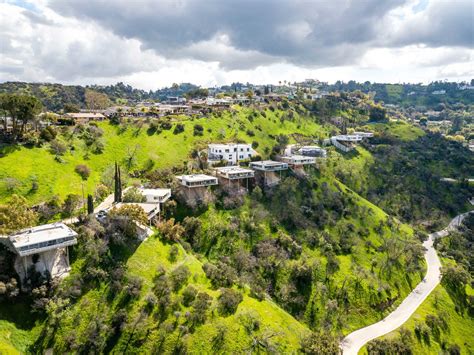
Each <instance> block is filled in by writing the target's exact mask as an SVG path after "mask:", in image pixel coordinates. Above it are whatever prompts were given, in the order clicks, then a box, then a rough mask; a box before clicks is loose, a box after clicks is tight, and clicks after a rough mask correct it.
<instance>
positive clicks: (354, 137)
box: [330, 132, 374, 152]
mask: <svg viewBox="0 0 474 355" xmlns="http://www.w3.org/2000/svg"><path fill="white" fill-rule="evenodd" d="M373 136H374V134H373V133H372V132H354V134H341V135H338V136H333V137H331V139H330V141H331V143H332V145H334V146H335V147H336V148H337V149H339V150H342V151H343V152H349V151H351V150H353V149H354V148H355V144H357V143H360V142H361V141H362V140H364V139H366V138H371V137H373Z"/></svg>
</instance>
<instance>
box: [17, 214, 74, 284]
mask: <svg viewBox="0 0 474 355" xmlns="http://www.w3.org/2000/svg"><path fill="white" fill-rule="evenodd" d="M8 241H9V244H10V249H11V250H12V251H13V252H14V253H15V254H17V259H16V261H15V270H16V272H17V273H18V275H19V276H20V279H21V281H22V283H23V282H24V281H25V280H26V278H27V275H28V270H29V269H31V268H33V269H34V270H35V271H36V272H39V273H41V274H43V275H49V276H50V277H52V278H55V277H62V276H65V275H67V274H68V272H69V270H70V267H69V252H68V247H69V246H71V245H74V244H76V243H77V233H76V232H74V231H73V230H72V229H71V228H69V227H68V226H66V225H65V224H64V223H52V224H45V225H42V226H38V227H32V228H27V229H23V230H21V231H18V232H16V233H15V234H13V235H11V236H9V237H8Z"/></svg>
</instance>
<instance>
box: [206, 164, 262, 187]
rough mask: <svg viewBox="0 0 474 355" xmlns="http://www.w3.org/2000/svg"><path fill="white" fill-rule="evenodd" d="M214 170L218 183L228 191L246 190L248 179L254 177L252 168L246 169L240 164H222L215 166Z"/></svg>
mask: <svg viewBox="0 0 474 355" xmlns="http://www.w3.org/2000/svg"><path fill="white" fill-rule="evenodd" d="M214 171H215V172H216V176H217V178H218V180H219V184H220V185H221V186H222V188H223V189H225V190H227V191H228V192H242V190H245V191H246V190H248V187H249V186H248V183H249V179H253V178H254V177H255V172H254V171H253V170H252V169H246V168H242V167H240V166H224V167H219V168H215V169H214ZM244 186H245V189H244Z"/></svg>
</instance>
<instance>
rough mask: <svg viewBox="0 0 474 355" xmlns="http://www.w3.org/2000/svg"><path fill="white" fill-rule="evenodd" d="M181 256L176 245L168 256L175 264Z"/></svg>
mask: <svg viewBox="0 0 474 355" xmlns="http://www.w3.org/2000/svg"><path fill="white" fill-rule="evenodd" d="M178 255H179V248H178V246H177V245H176V244H174V245H172V246H171V248H170V252H169V255H168V260H169V261H171V262H172V263H174V262H175V261H176V259H177V257H178Z"/></svg>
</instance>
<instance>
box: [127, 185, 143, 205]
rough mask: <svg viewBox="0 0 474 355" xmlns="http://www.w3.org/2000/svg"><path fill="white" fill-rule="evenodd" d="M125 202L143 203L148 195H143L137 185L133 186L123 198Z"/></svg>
mask: <svg viewBox="0 0 474 355" xmlns="http://www.w3.org/2000/svg"><path fill="white" fill-rule="evenodd" d="M122 200H123V202H128V203H130V202H135V203H142V202H145V201H146V197H145V196H143V195H142V193H141V192H140V190H139V189H137V188H136V187H132V188H130V189H128V190H127V191H126V192H125V193H124V194H123V198H122Z"/></svg>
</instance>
